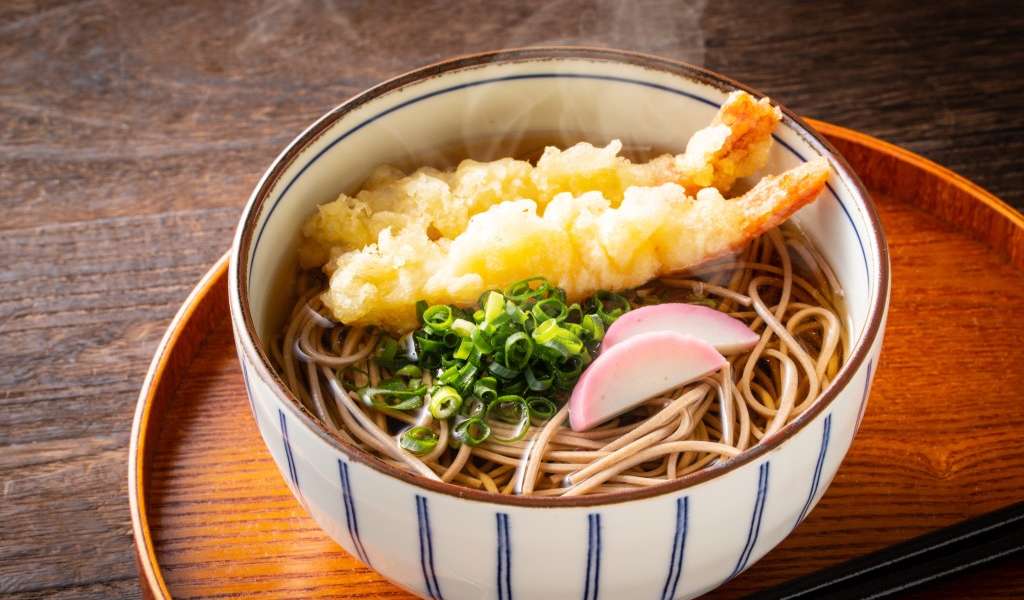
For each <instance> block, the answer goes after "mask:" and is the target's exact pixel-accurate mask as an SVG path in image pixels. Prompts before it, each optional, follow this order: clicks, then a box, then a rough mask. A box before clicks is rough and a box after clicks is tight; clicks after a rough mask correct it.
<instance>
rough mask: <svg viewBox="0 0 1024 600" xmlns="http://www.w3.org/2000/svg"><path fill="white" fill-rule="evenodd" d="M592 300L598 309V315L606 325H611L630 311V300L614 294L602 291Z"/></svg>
mask: <svg viewBox="0 0 1024 600" xmlns="http://www.w3.org/2000/svg"><path fill="white" fill-rule="evenodd" d="M592 300H593V303H594V306H595V307H596V308H597V311H596V312H597V314H598V315H600V316H601V320H603V321H604V324H605V325H611V324H612V323H613V322H615V319H618V318H619V317H621V316H622V315H623V314H624V313H626V312H628V311H629V300H626V298H625V296H622V295H620V294H616V293H614V292H606V291H604V290H601V291H599V292H597V293H596V294H594V297H593V299H592Z"/></svg>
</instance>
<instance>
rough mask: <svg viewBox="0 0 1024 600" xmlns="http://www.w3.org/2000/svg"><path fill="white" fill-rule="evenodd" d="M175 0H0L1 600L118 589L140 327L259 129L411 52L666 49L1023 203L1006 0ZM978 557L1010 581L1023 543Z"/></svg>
mask: <svg viewBox="0 0 1024 600" xmlns="http://www.w3.org/2000/svg"><path fill="white" fill-rule="evenodd" d="M176 4H177V3H163V2H123V3H117V2H98V1H89V0H85V1H82V2H75V3H61V2H48V1H40V2H31V1H21V0H9V1H8V2H4V3H3V4H2V5H0V148H2V152H0V161H2V165H3V166H2V168H0V211H2V212H0V215H2V216H0V342H2V343H0V595H5V597H10V598H36V597H41V596H56V597H62V598H63V597H76V598H112V597H136V596H137V595H138V594H139V590H138V585H137V583H136V573H135V567H134V564H133V560H132V551H131V538H130V525H129V516H128V503H127V499H126V481H125V472H126V468H125V458H126V454H127V446H128V432H129V428H130V424H131V417H132V411H133V408H134V403H135V398H136V394H137V392H138V387H139V385H140V383H141V381H142V377H143V373H144V370H145V368H146V366H147V363H148V361H149V358H150V355H151V353H152V351H153V349H154V348H155V346H156V344H157V341H158V340H159V338H160V335H161V333H162V331H163V328H164V327H165V326H166V324H167V322H168V320H169V319H170V317H171V315H172V314H173V313H174V311H175V309H176V308H177V306H178V305H179V304H180V302H181V301H182V300H183V299H184V298H185V296H186V294H187V293H188V291H189V289H190V288H191V287H192V285H193V284H194V283H195V280H196V279H197V278H198V277H199V276H200V275H201V274H202V273H203V272H204V271H205V270H206V269H207V268H208V266H209V265H210V264H211V263H212V262H213V261H214V260H215V259H216V258H217V257H218V256H220V255H221V254H222V253H223V252H224V250H225V249H226V248H227V247H228V245H229V243H230V238H231V235H232V233H233V230H234V226H235V221H236V218H237V215H238V212H239V208H240V207H241V205H242V203H243V202H244V201H245V199H246V197H247V195H248V193H249V191H250V190H251V188H252V187H253V185H254V184H255V182H256V179H257V178H258V177H259V175H260V174H261V172H262V171H263V169H264V168H265V167H266V165H267V164H268V163H269V162H270V161H271V159H272V158H273V157H274V156H275V154H276V153H277V152H278V151H279V150H280V149H281V148H282V147H283V146H284V144H285V143H286V142H287V141H288V140H289V139H290V138H291V137H292V136H293V135H294V134H295V133H296V132H298V131H299V130H301V129H302V128H303V127H304V126H305V125H306V124H308V123H309V122H311V121H312V120H313V119H315V118H316V117H317V116H319V115H320V114H321V113H323V112H324V111H326V110H327V109H328V108H330V107H331V106H333V105H335V104H337V103H338V102H340V101H341V100H343V99H345V98H346V97H348V96H349V95H351V94H353V93H355V92H357V91H359V90H361V89H364V88H365V87H367V86H369V85H371V84H373V83H375V82H377V81H380V80H381V79H383V78H385V77H388V76H391V75H394V74H397V73H399V72H402V71H404V70H406V69H409V68H411V67H415V66H418V65H422V64H424V63H427V62H431V61H434V60H438V59H441V58H444V57H447V56H450V55H453V54H458V53H464V52H473V51H481V50H487V49H493V48H497V47H502V46H517V45H528V44H541V43H578V44H591V45H605V46H614V47H621V48H626V49H635V50H642V51H647V52H652V53H657V54H661V55H665V56H668V57H673V58H678V59H683V60H689V61H691V62H696V63H698V64H704V65H707V66H708V67H710V68H712V69H715V70H718V71H720V72H723V73H726V74H728V75H731V76H733V77H735V78H737V79H739V80H742V81H745V82H747V83H749V84H751V85H753V86H755V87H758V88H760V89H762V90H764V91H765V92H767V93H769V94H770V95H772V96H773V97H775V98H777V99H779V100H780V101H782V102H784V103H785V104H787V105H788V106H789V107H791V108H793V109H794V110H796V111H797V112H800V113H802V114H806V115H809V116H814V117H817V118H821V119H824V120H827V121H831V122H834V123H838V124H841V125H845V126H847V127H852V128H855V129H859V130H862V131H865V132H867V133H870V134H873V135H876V136H879V137H881V138H884V139H887V140H890V141H893V142H895V143H898V144H901V145H903V146H906V147H908V148H910V149H912V150H915V151H917V152H919V153H921V154H923V155H924V156H926V157H929V158H931V159H933V160H936V161H937V162H939V163H942V164H944V165H946V166H948V167H950V168H952V169H954V170H956V171H958V172H959V173H961V174H962V175H965V176H966V177H968V178H970V179H972V180H974V181H976V182H977V183H979V184H981V185H983V186H985V187H987V188H988V189H989V190H991V191H993V192H994V193H996V194H997V195H999V196H1001V197H1002V198H1003V199H1005V200H1007V201H1008V202H1010V203H1011V204H1013V205H1014V206H1016V207H1017V208H1018V209H1022V208H1024V191H1022V189H1024V168H1022V167H1024V161H1022V159H1021V158H1020V157H1021V155H1022V154H1024V129H1022V124H1024V109H1022V104H1021V98H1022V97H1024V78H1022V77H1021V68H1022V65H1024V11H1022V10H1021V8H1020V6H1019V4H1018V3H1015V2H1003V3H999V2H971V3H967V2H965V3H963V4H962V5H961V6H948V7H944V8H928V7H925V6H924V4H927V3H921V4H922V6H918V7H914V8H907V9H904V8H900V7H899V6H898V5H900V4H901V3H898V2H893V1H891V0H890V1H886V2H868V3H850V5H849V6H846V7H843V6H840V5H839V4H833V5H829V6H816V7H814V8H810V7H808V6H800V7H796V6H789V7H787V6H781V5H773V6H771V7H763V6H756V4H759V3H750V2H746V1H741V0H718V1H715V2H693V3H687V4H685V5H684V4H679V3H674V2H646V3H640V4H637V5H630V6H627V5H624V4H621V5H620V4H618V3H613V2H604V3H577V2H560V1H550V0H549V1H546V2H529V3H517V4H516V5H515V6H508V7H499V6H496V5H493V4H492V3H485V2H479V3H473V4H471V5H465V6H458V7H451V6H449V4H450V3H449V2H423V1H420V2H408V3H388V4H387V5H386V6H385V5H383V3H381V4H380V5H378V4H371V3H367V4H365V5H363V4H359V5H356V4H351V5H350V4H349V3H344V2H341V1H337V2H334V3H324V4H319V3H318V4H312V3H310V4H302V5H297V4H296V5H293V4H280V5H279V4H276V3H273V2H258V3H257V2H250V3H244V4H243V3H219V2H197V3H194V4H192V5H191V6H178V5H176ZM766 4H767V3H766ZM772 4H774V3H772ZM377 40H383V43H377ZM1007 400H1011V399H1007ZM1016 400H1018V401H1019V400H1020V398H1018V399H1016ZM991 572H992V575H993V577H995V578H998V579H1000V580H1002V581H1003V582H1005V585H1004V586H1001V587H1002V589H1004V590H1005V594H1006V596H1007V597H1017V596H1020V595H1022V594H1024V561H1020V560H1018V561H1016V562H1011V563H1003V564H1002V565H1001V566H999V567H998V568H993V569H992V571H991ZM996 587H997V588H998V587H1000V586H996ZM980 594H982V592H980V591H979V595H980ZM984 594H985V595H986V596H985V597H995V594H998V592H991V591H989V589H988V587H986V591H985V592H984ZM979 597H980V596H979Z"/></svg>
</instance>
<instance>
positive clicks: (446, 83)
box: [229, 48, 890, 600]
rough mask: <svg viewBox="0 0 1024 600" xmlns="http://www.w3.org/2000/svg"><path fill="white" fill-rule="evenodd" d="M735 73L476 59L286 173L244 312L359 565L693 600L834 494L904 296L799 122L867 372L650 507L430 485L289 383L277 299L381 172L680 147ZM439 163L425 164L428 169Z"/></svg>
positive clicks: (650, 61)
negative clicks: (284, 377) (353, 195)
mask: <svg viewBox="0 0 1024 600" xmlns="http://www.w3.org/2000/svg"><path fill="white" fill-rule="evenodd" d="M739 87H741V86H740V85H739V84H737V83H734V82H731V81H729V80H727V79H725V78H722V77H720V76H718V75H715V74H712V73H709V72H707V71H703V70H701V69H698V68H695V67H691V66H688V65H684V64H680V63H675V62H671V61H666V60H662V59H658V58H653V57H648V56H639V55H634V54H626V53H620V52H614V51H607V50H590V49H565V48H563V49H533V50H517V51H510V52H503V53H495V54H488V55H480V56H472V57H467V58H462V59H457V60H454V61H449V62H446V63H442V64H439V65H435V66H431V67H427V68H424V69H421V70H418V71H415V72H412V73H409V74H407V75H403V76H401V77H399V78H397V79H394V80H391V81H388V82H386V83H384V84H382V85H380V86H377V87H375V88H373V89H371V90H369V91H367V92H366V93H364V94H361V95H359V96H356V97H355V98H353V99H351V100H349V101H347V102H345V103H344V104H342V105H341V106H339V107H337V108H336V109H334V110H332V111H331V112H330V113H328V114H327V115H325V116H324V117H323V118H321V119H320V120H319V121H317V122H316V123H314V124H313V125H312V126H311V127H310V128H309V129H307V130H306V131H305V132H303V133H302V134H301V135H300V136H299V137H298V138H296V140H295V141H294V142H293V143H292V144H291V145H290V146H289V147H288V148H287V149H286V150H285V151H284V152H283V153H282V154H281V155H280V156H279V157H278V158H277V160H275V161H274V164H273V165H272V166H271V168H270V169H269V170H268V171H267V173H266V174H265V175H264V176H263V178H262V179H261V180H260V182H259V185H258V186H257V188H256V190H255V192H254V193H253V195H252V198H251V199H250V200H249V203H248V205H247V206H246V208H245V211H244V213H243V216H242V220H241V225H240V226H239V230H238V234H237V236H236V239H235V242H234V246H233V249H232V255H231V271H230V279H229V281H230V300H231V316H232V323H233V325H234V331H235V339H236V341H237V347H238V354H239V358H240V360H241V363H242V365H243V370H244V374H245V379H246V384H247V387H248V393H249V398H250V400H251V402H252V411H253V415H254V417H255V418H256V421H257V423H258V425H259V429H260V431H261V433H262V435H263V439H264V441H265V442H266V444H267V448H268V449H269V450H270V453H271V454H272V455H273V457H274V460H275V461H276V462H277V465H278V467H279V468H280V470H281V473H282V474H283V476H284V478H285V479H286V480H287V482H288V484H289V486H291V489H292V491H293V492H294V494H295V497H296V498H298V499H299V501H300V502H301V503H302V505H303V506H304V507H305V508H306V510H307V511H309V514H310V515H312V517H313V518H314V519H315V520H316V521H317V523H319V524H320V526H321V527H322V528H323V529H324V530H325V531H326V532H327V533H328V534H329V535H330V536H331V537H333V538H334V539H335V540H337V542H338V543H339V544H340V545H341V546H342V547H344V548H345V549H346V550H347V551H348V552H349V553H351V554H353V555H355V556H357V557H358V558H359V559H360V560H361V561H363V562H364V563H366V564H367V565H369V566H370V567H372V568H374V569H376V570H377V571H379V572H380V573H381V574H383V575H384V576H386V577H387V578H388V579H390V580H391V581H393V582H395V583H396V584H398V585H400V586H402V587H404V588H406V589H408V590H411V591H413V592H415V593H417V594H419V595H421V596H423V597H428V598H447V599H449V600H455V599H459V598H465V599H474V600H476V599H480V598H493V599H498V600H511V599H512V598H519V599H524V598H574V597H578V598H583V599H584V600H596V599H597V598H601V597H603V598H622V597H626V596H628V597H631V598H662V599H664V598H690V597H693V596H696V595H699V594H701V593H703V592H706V591H708V590H710V589H712V588H714V587H716V586H718V585H721V584H722V583H723V582H726V581H728V580H729V579H731V578H733V577H736V576H737V575H738V574H739V573H741V572H742V571H743V570H744V569H746V568H747V567H748V566H750V565H751V564H753V563H754V562H755V561H757V560H758V559H759V558H760V557H761V556H763V555H764V554H765V553H766V552H768V551H769V550H770V549H771V548H772V547H774V546H775V545H776V544H778V543H779V542H780V541H782V539H783V538H785V537H786V535H787V534H789V532H790V531H792V530H793V528H794V527H796V526H797V525H798V524H799V523H800V521H801V520H802V519H803V518H804V517H806V516H807V513H808V512H809V511H810V510H811V509H812V508H813V507H814V505H815V503H816V502H817V501H818V499H819V498H820V497H821V496H822V494H824V492H825V489H826V488H827V487H828V485H829V482H830V481H831V480H832V477H833V475H835V473H836V470H837V469H838V468H839V463H840V462H841V461H842V459H843V456H844V455H845V454H846V451H847V449H848V448H849V446H850V443H851V441H852V439H853V436H854V434H855V433H856V431H857V428H858V426H859V424H860V419H861V416H862V415H863V412H864V407H865V404H866V400H867V396H868V389H869V387H870V384H871V376H872V370H873V366H874V365H875V364H877V357H878V352H879V350H880V348H881V343H882V332H883V330H884V325H885V315H886V310H887V308H888V298H889V285H890V281H889V264H888V254H887V250H886V245H885V241H884V237H883V234H882V231H881V226H880V224H879V220H878V216H877V215H876V213H875V210H874V208H873V207H872V205H871V202H870V201H869V199H868V197H867V195H866V193H865V192H864V188H863V187H862V186H861V184H860V182H859V181H858V180H857V178H856V176H855V175H854V174H853V173H852V172H851V171H850V169H849V167H848V166H847V165H846V163H845V162H844V161H843V160H842V158H841V157H839V156H838V155H837V154H835V152H834V151H833V150H832V149H831V147H830V146H829V145H828V144H827V143H825V142H824V141H823V140H821V138H819V137H818V136H817V135H816V134H815V133H814V132H812V131H811V130H810V129H808V127H807V126H806V125H805V124H804V123H803V122H801V121H800V120H799V119H798V118H796V117H795V116H794V115H792V114H791V113H786V116H785V118H784V120H783V122H782V124H781V125H780V127H779V128H778V131H777V132H776V134H775V139H776V141H777V142H778V143H777V144H775V145H774V148H773V151H772V156H771V159H770V163H769V165H768V166H767V168H766V171H767V172H779V171H781V170H783V169H785V168H788V167H792V166H794V165H796V164H798V163H800V162H802V161H805V160H808V159H809V158H811V157H814V156H818V155H823V156H826V157H828V158H829V160H830V161H831V163H832V166H833V170H834V175H833V177H832V179H831V181H830V184H829V187H828V190H827V192H826V193H825V194H824V195H823V197H822V198H821V199H820V200H818V201H817V202H816V203H814V204H813V205H811V206H808V207H806V208H805V209H803V210H802V211H800V213H798V214H797V215H796V217H795V218H796V219H797V221H798V222H799V224H800V225H801V226H802V228H803V229H804V230H805V231H806V232H807V233H808V235H809V236H810V237H811V238H813V240H814V241H816V242H817V244H818V246H819V248H821V250H822V251H823V253H824V254H825V256H826V258H827V259H828V260H829V262H830V264H831V265H832V266H833V268H834V270H835V271H836V274H837V276H838V278H839V280H840V282H841V284H842V286H843V289H844V291H845V294H846V299H847V304H848V310H849V323H848V324H849V327H850V331H851V332H852V340H853V350H852V356H851V358H850V360H849V361H848V362H847V364H846V365H845V366H844V367H843V368H842V370H841V372H840V374H839V375H838V377H837V378H836V380H835V382H834V383H833V384H832V385H831V386H830V387H829V388H828V389H827V390H826V391H825V392H824V394H823V397H822V398H821V400H820V401H819V402H818V403H817V404H816V405H815V406H814V407H813V408H812V409H810V410H808V411H806V412H805V413H804V414H802V415H801V416H800V417H799V418H798V419H797V420H796V421H795V422H793V423H791V424H789V425H788V426H786V427H785V428H783V429H782V430H781V431H780V432H779V433H778V434H776V435H774V436H772V437H771V438H769V439H767V440H765V441H764V442H763V443H762V444H760V445H758V446H756V447H755V448H753V449H751V450H749V451H748V452H746V453H744V454H742V455H741V456H739V457H738V458H736V459H735V460H732V461H730V462H727V463H724V464H721V465H717V466H714V467H711V468H709V469H706V470H704V471H702V472H699V473H696V474H693V475H690V476H687V477H684V478H682V479H680V480H677V481H673V482H669V483H666V484H665V485H663V486H658V487H652V488H647V489H644V490H640V491H635V492H628V493H626V492H624V493H617V494H611V495H606V496H600V497H596V498H588V497H583V498H573V499H571V500H569V499H563V500H559V499H535V498H507V497H497V496H493V495H490V494H487V493H484V492H479V491H475V490H468V489H465V488H461V487H456V486H452V485H448V484H441V483H435V482H429V481H426V480H424V479H422V478H420V477H417V476H415V475H411V474H409V473H406V472H404V471H400V470H397V469H395V468H393V467H391V466H389V465H387V464H385V463H383V462H382V461H380V460H378V459H376V458H374V457H372V456H370V455H368V454H367V453H365V452H363V451H362V450H359V449H357V448H353V447H351V446H348V445H346V444H344V443H342V442H341V441H340V440H338V439H336V438H335V437H333V436H332V435H331V434H329V433H328V432H327V431H325V430H324V429H323V428H321V427H320V426H319V425H318V424H317V422H316V421H315V420H314V418H313V417H312V416H311V415H310V414H308V413H307V412H306V411H305V410H304V409H302V408H301V407H300V405H299V404H298V402H296V400H295V399H294V397H293V396H292V394H290V393H289V392H288V391H287V390H286V389H285V387H284V385H283V384H282V382H281V380H280V379H279V378H278V377H277V376H276V375H275V374H274V373H273V370H272V369H271V368H270V366H269V364H270V363H269V361H268V358H267V353H266V352H265V350H264V348H263V346H262V340H266V339H271V338H272V337H273V335H272V334H273V331H274V327H275V325H274V324H275V323H276V322H277V321H275V318H280V314H281V311H282V308H283V307H281V306H280V304H281V300H282V299H283V298H286V297H287V296H288V294H287V293H286V292H285V291H284V290H282V289H280V288H278V287H276V286H278V285H281V284H280V282H281V281H282V276H281V274H282V273H286V272H287V271H288V269H289V267H290V265H293V264H294V262H295V246H296V241H297V232H298V231H299V230H300V226H301V224H302V222H303V220H304V219H305V218H306V217H307V216H308V215H309V214H311V213H312V211H313V210H314V207H315V206H316V205H317V204H320V203H322V202H325V201H328V200H332V199H334V198H335V197H336V196H337V195H338V194H339V193H340V192H342V191H352V189H353V188H354V187H356V186H358V185H359V183H360V181H361V179H362V178H363V177H364V176H365V175H366V174H367V173H368V172H369V170H370V169H371V168H373V167H374V166H376V165H378V164H381V163H392V164H394V163H398V164H410V162H413V163H414V162H415V161H416V160H417V159H419V160H422V157H424V156H428V157H429V156H431V155H432V153H435V152H436V149H437V148H439V147H445V146H450V145H451V144H455V143H459V142H463V141H465V140H468V139H500V140H501V142H502V143H503V144H508V145H514V144H515V143H516V142H517V141H518V140H520V139H521V138H523V137H524V136H529V135H531V134H532V133H533V132H549V133H550V132H586V135H587V137H588V139H591V140H594V141H600V142H604V141H607V140H609V139H611V138H615V137H618V138H621V139H623V140H624V141H625V142H626V143H627V144H629V143H646V144H651V145H653V146H655V147H675V148H679V147H680V146H681V145H682V143H683V142H682V141H683V140H686V139H688V137H689V136H690V134H692V133H693V132H694V131H695V130H696V129H698V128H699V127H701V126H703V125H704V124H706V123H707V122H708V121H709V120H710V119H711V118H712V116H713V115H714V113H715V111H716V109H717V107H718V105H719V103H720V102H722V101H723V99H724V98H725V96H726V95H727V94H728V92H729V91H731V90H733V89H736V88H739ZM417 157H419V158H417Z"/></svg>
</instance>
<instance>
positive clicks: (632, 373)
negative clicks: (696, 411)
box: [569, 331, 726, 431]
mask: <svg viewBox="0 0 1024 600" xmlns="http://www.w3.org/2000/svg"><path fill="white" fill-rule="evenodd" d="M725 362H726V361H725V357H724V356H722V355H721V354H720V353H719V352H718V351H717V350H715V348H714V347H713V346H712V345H711V344H709V343H707V342H705V341H703V340H700V339H697V338H696V337H693V336H689V335H684V334H681V333H676V332H671V331H657V332H650V333H641V334H638V335H635V336H633V337H631V338H629V339H626V340H623V341H621V342H619V343H617V344H615V345H614V346H613V347H611V348H608V349H606V350H604V351H603V352H602V353H601V354H600V356H598V357H597V359H596V360H595V361H594V362H593V363H591V365H590V366H589V367H588V368H587V370H586V371H584V372H583V376H582V377H580V379H579V381H578V382H576V387H574V388H573V391H572V397H571V398H570V399H569V424H570V425H571V426H572V429H573V430H574V431H585V430H587V429H590V428H591V427H594V426H595V425H599V424H601V423H603V422H604V421H607V420H608V419H610V418H612V417H614V416H616V415H620V414H622V413H624V412H626V411H628V410H630V409H631V408H633V407H635V406H637V405H638V404H640V403H642V402H643V401H644V400H647V399H649V398H653V397H654V396H657V395H658V394H660V393H662V392H665V391H668V390H670V389H672V388H675V387H679V386H681V385H683V384H685V383H689V382H691V381H694V380H697V379H700V378H701V377H704V376H705V375H708V374H709V373H713V372H715V371H717V370H718V369H721V368H722V366H724V365H725Z"/></svg>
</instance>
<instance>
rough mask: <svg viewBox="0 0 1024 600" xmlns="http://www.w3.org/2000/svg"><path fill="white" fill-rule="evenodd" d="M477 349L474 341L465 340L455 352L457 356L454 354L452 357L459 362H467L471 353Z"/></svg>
mask: <svg viewBox="0 0 1024 600" xmlns="http://www.w3.org/2000/svg"><path fill="white" fill-rule="evenodd" d="M475 347H476V346H475V345H474V344H473V340H468V339H465V338H463V340H462V343H461V344H459V347H458V349H456V350H455V354H453V355H452V356H454V357H455V358H457V359H459V360H465V359H467V358H469V355H470V353H471V352H472V351H473V348H475Z"/></svg>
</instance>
